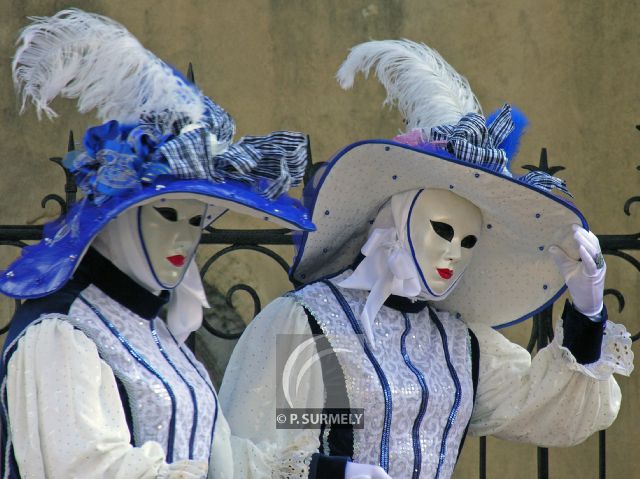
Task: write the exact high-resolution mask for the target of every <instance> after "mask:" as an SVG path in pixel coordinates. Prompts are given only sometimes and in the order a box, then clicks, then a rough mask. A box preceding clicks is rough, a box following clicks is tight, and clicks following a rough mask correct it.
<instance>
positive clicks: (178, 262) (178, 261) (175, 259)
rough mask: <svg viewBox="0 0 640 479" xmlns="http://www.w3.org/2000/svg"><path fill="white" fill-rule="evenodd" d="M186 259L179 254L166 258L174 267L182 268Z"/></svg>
mask: <svg viewBox="0 0 640 479" xmlns="http://www.w3.org/2000/svg"><path fill="white" fill-rule="evenodd" d="M185 259H186V258H185V257H184V256H182V255H181V254H176V255H173V256H167V260H168V261H169V263H171V264H172V265H174V266H184V260H185Z"/></svg>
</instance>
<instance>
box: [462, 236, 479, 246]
mask: <svg viewBox="0 0 640 479" xmlns="http://www.w3.org/2000/svg"><path fill="white" fill-rule="evenodd" d="M477 241H478V238H476V237H475V236H473V235H469V236H465V237H464V238H463V239H462V241H461V242H460V246H462V247H463V248H468V249H471V248H473V247H474V246H475V245H476V242H477Z"/></svg>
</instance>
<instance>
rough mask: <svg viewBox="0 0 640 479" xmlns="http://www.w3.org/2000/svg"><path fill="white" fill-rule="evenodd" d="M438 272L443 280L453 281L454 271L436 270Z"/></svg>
mask: <svg viewBox="0 0 640 479" xmlns="http://www.w3.org/2000/svg"><path fill="white" fill-rule="evenodd" d="M436 270H437V271H438V274H439V275H440V277H441V278H444V279H451V277H452V276H453V270H452V269H447V268H436Z"/></svg>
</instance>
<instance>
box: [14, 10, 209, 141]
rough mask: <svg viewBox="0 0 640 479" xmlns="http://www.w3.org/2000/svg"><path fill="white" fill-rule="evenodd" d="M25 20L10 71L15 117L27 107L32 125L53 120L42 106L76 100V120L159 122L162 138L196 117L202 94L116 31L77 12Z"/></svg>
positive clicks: (93, 16) (120, 30)
mask: <svg viewBox="0 0 640 479" xmlns="http://www.w3.org/2000/svg"><path fill="white" fill-rule="evenodd" d="M31 20H32V23H31V24H30V25H29V26H27V27H26V28H25V29H24V30H23V31H22V32H21V34H20V37H19V38H18V50H17V51H16V55H15V57H14V59H13V65H12V66H13V81H14V84H15V86H16V89H17V90H18V92H19V93H21V94H22V110H24V108H25V105H26V103H27V101H28V100H31V102H32V103H33V104H34V105H35V107H36V110H37V113H38V118H40V117H41V114H42V113H43V112H44V113H45V114H46V115H47V116H48V117H49V118H53V117H56V116H57V114H56V112H55V111H53V110H52V109H51V107H50V106H49V103H50V102H51V101H52V100H53V99H54V98H55V97H56V96H61V97H64V98H73V99H75V98H77V99H78V110H79V111H80V112H81V113H86V112H89V111H91V110H93V109H96V110H97V112H96V113H97V117H98V118H99V119H100V120H102V121H105V120H118V121H120V122H123V123H129V122H136V121H138V120H139V119H140V116H142V115H159V116H160V117H161V118H162V124H161V125H160V126H162V127H163V129H165V130H168V129H169V128H170V126H171V124H172V123H173V122H174V121H175V120H177V119H184V117H189V119H190V120H191V122H194V123H195V122H197V121H199V120H200V118H201V117H202V115H203V113H204V102H203V95H202V93H201V92H200V91H199V90H198V89H197V88H195V87H194V86H192V85H190V84H189V83H187V82H185V81H184V80H183V79H181V78H179V77H178V76H176V75H175V74H174V72H173V70H172V69H171V68H170V67H169V66H168V65H167V64H166V63H164V62H163V61H162V60H160V59H159V58H157V57H156V56H155V55H154V54H153V53H151V52H150V51H148V50H146V49H145V48H144V47H143V46H142V45H141V44H140V42H138V40H137V39H136V38H135V37H134V36H133V35H131V33H129V32H128V31H127V29H125V28H124V27H123V26H122V25H120V24H119V23H117V22H115V21H113V20H111V19H109V18H107V17H104V16H101V15H96V14H91V13H86V12H83V11H82V10H77V9H68V10H63V11H61V12H58V13H57V14H56V15H54V16H52V17H33V18H31ZM22 110H21V111H22Z"/></svg>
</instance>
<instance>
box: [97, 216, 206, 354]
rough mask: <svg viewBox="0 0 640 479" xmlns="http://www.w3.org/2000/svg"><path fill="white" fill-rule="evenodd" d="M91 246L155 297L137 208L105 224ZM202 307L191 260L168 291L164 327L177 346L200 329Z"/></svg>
mask: <svg viewBox="0 0 640 479" xmlns="http://www.w3.org/2000/svg"><path fill="white" fill-rule="evenodd" d="M92 246H93V247H94V248H95V249H96V250H98V252H99V253H100V254H102V255H103V256H104V257H106V258H107V259H109V260H110V261H111V262H112V263H113V264H114V265H115V266H116V267H117V268H118V269H119V270H120V271H122V272H123V273H125V274H126V275H127V276H129V277H130V278H132V279H133V280H134V281H135V282H136V283H138V284H139V285H140V286H142V287H143V288H145V289H147V290H148V291H151V292H152V293H154V294H159V293H160V291H161V290H163V289H164V288H163V287H162V285H160V284H158V282H157V281H156V279H155V278H154V276H153V273H152V271H151V266H150V265H149V262H148V261H147V258H146V256H145V254H144V250H143V247H142V243H141V239H140V234H139V232H138V217H137V208H131V209H129V210H127V211H125V212H124V213H121V214H120V215H119V216H118V217H117V218H115V219H114V220H112V221H111V222H109V224H107V226H106V227H105V228H104V229H103V230H102V231H101V232H100V234H99V235H98V236H97V237H96V238H95V239H94V240H93V243H92ZM203 307H204V308H208V307H209V303H208V302H207V297H206V295H205V292H204V287H203V285H202V280H201V278H200V272H199V271H198V266H197V265H196V262H195V257H194V258H193V259H192V260H191V262H190V263H189V266H188V267H187V270H186V272H185V275H184V277H183V278H182V281H181V282H180V283H179V284H178V285H177V286H176V287H175V288H174V289H172V290H171V298H170V300H169V305H168V310H167V327H168V328H169V331H171V334H173V336H174V337H175V338H176V340H177V341H178V342H179V343H183V342H184V341H185V340H186V339H187V338H188V337H189V334H191V333H192V332H193V331H196V330H197V329H199V328H200V326H201V325H202V308H203Z"/></svg>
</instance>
